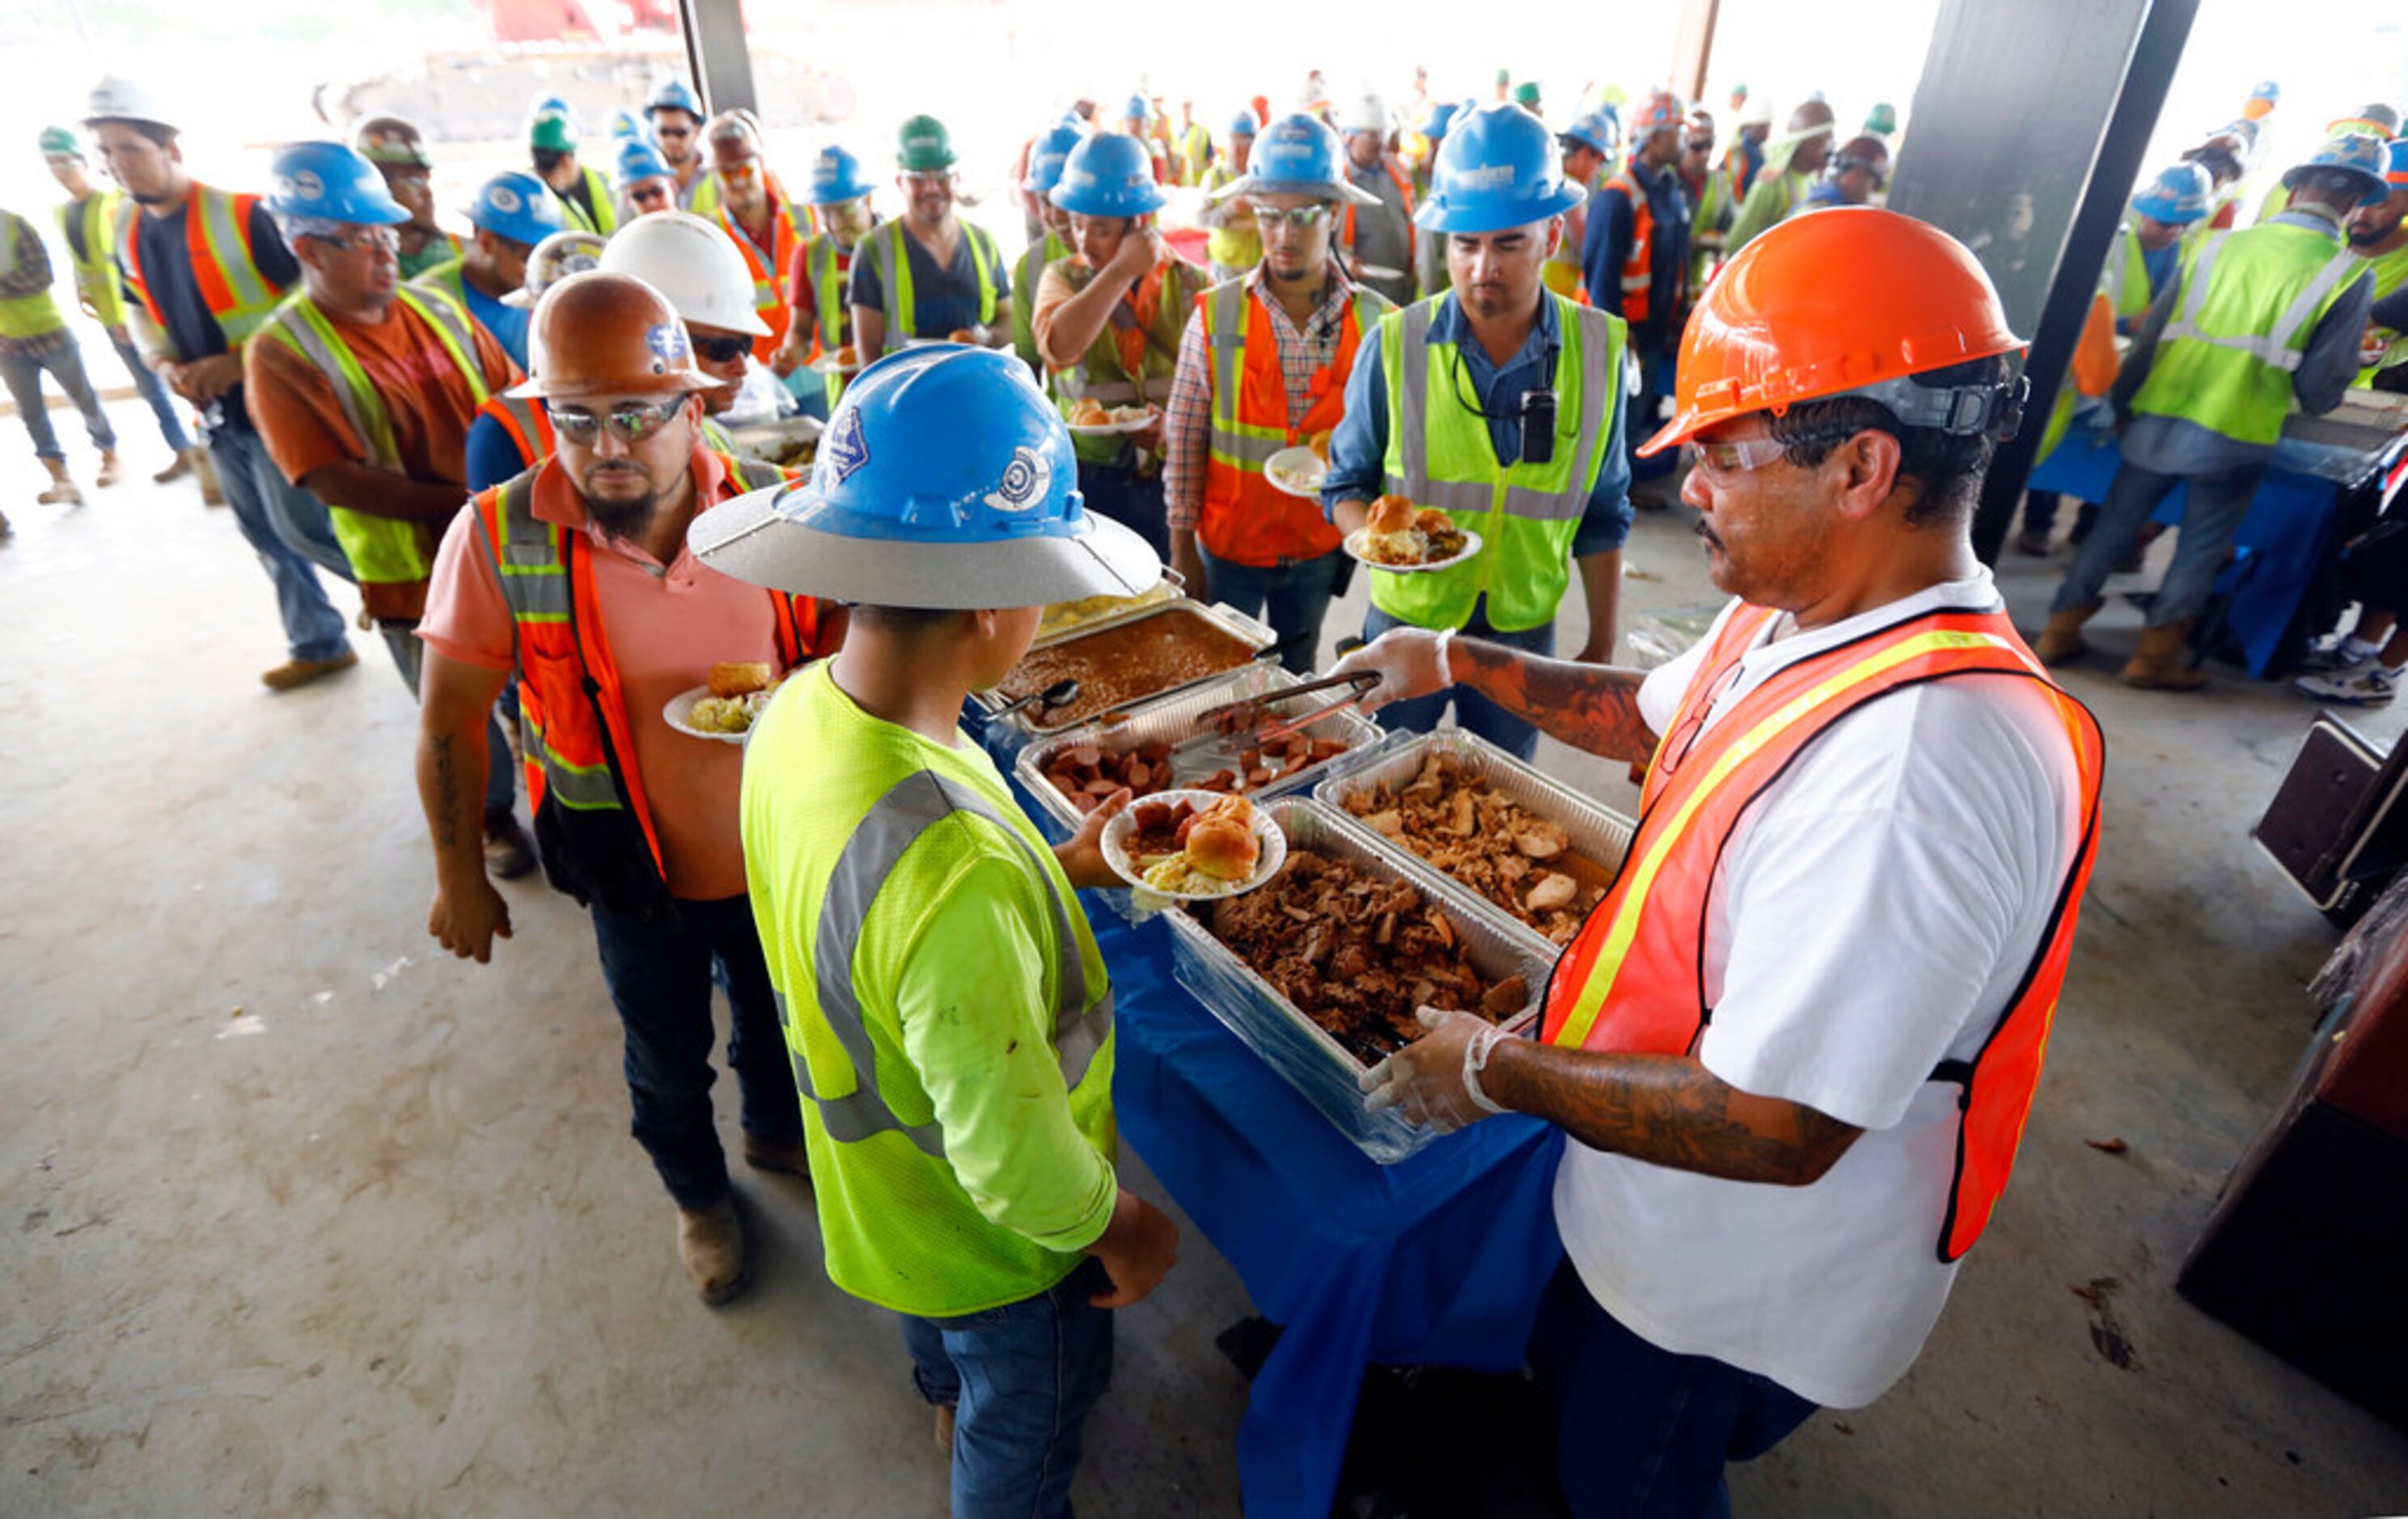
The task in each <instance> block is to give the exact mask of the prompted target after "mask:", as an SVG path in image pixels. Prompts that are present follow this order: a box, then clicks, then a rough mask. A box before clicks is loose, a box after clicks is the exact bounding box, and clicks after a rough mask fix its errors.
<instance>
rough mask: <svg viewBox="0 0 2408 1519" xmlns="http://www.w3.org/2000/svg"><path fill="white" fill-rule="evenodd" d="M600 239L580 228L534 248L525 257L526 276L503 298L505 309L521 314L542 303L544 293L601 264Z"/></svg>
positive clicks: (600, 236) (561, 232)
mask: <svg viewBox="0 0 2408 1519" xmlns="http://www.w3.org/2000/svg"><path fill="white" fill-rule="evenodd" d="M603 240H604V239H603V236H602V235H601V234H600V233H598V232H588V231H586V230H585V229H584V228H583V227H567V228H564V229H563V230H561V231H559V232H555V233H553V234H552V236H549V237H546V238H545V239H544V240H543V241H541V242H539V243H538V244H536V245H535V251H534V252H532V253H529V254H528V255H527V261H526V273H525V275H524V276H523V277H522V278H521V279H520V280H519V288H518V289H516V290H514V291H511V292H510V293H509V294H507V295H505V296H503V297H502V304H503V305H504V306H510V307H516V308H518V309H520V310H522V311H524V310H527V309H529V308H532V307H534V305H535V303H536V302H538V301H539V300H541V299H543V293H544V292H545V291H547V290H550V289H551V288H552V286H554V285H556V284H558V283H560V282H561V281H562V280H563V279H567V278H568V277H569V276H570V275H572V274H583V273H584V272H585V271H586V270H588V269H591V268H593V267H595V265H598V264H600V263H601V261H602V246H603Z"/></svg>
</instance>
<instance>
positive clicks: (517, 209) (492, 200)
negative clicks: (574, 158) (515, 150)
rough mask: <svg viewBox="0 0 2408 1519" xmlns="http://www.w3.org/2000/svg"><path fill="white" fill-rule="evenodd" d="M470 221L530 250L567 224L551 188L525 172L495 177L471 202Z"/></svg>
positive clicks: (507, 172)
mask: <svg viewBox="0 0 2408 1519" xmlns="http://www.w3.org/2000/svg"><path fill="white" fill-rule="evenodd" d="M468 222H469V224H470V225H471V226H474V227H476V228H478V229H479V230H480V231H484V232H490V233H492V234H494V235H495V236H497V237H508V238H509V239H510V241H512V242H515V243H524V244H526V245H527V246H528V247H529V248H533V247H534V246H535V245H536V244H538V243H539V242H541V241H543V240H544V239H545V238H546V237H549V236H552V234H553V233H555V232H558V231H560V230H561V229H562V228H563V227H565V226H566V225H567V222H566V221H564V220H563V219H562V217H561V214H560V201H559V199H558V198H557V197H555V196H554V195H553V194H552V190H551V187H550V186H548V185H546V184H545V183H544V182H543V181H542V180H541V179H537V178H536V177H535V176H534V175H532V174H529V173H526V172H525V171H524V170H523V169H510V170H508V171H506V172H504V173H501V174H496V175H495V176H494V177H493V178H492V179H488V180H486V181H485V182H484V183H483V184H482V185H480V186H479V187H478V189H477V198H476V199H475V200H473V201H470V202H469V203H468Z"/></svg>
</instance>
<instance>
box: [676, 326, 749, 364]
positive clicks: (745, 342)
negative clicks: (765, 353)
mask: <svg viewBox="0 0 2408 1519" xmlns="http://www.w3.org/2000/svg"><path fill="white" fill-rule="evenodd" d="M686 336H687V337H691V338H692V339H693V340H694V351H695V352H696V353H698V354H700V355H702V356H703V357H704V358H706V359H709V360H710V362H711V363H713V364H734V363H735V362H736V361H737V360H738V359H740V358H742V357H743V356H744V355H745V354H747V353H750V352H752V351H753V339H751V338H750V337H743V336H741V335H738V336H735V337H729V336H727V335H725V334H720V333H714V334H712V335H710V337H704V336H703V335H702V334H700V333H688V334H687V335H686Z"/></svg>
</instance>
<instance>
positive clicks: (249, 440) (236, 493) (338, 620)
mask: <svg viewBox="0 0 2408 1519" xmlns="http://www.w3.org/2000/svg"><path fill="white" fill-rule="evenodd" d="M209 458H210V459H211V460H212V461H213V462H214V463H215V464H216V466H217V471H218V484H219V485H220V486H221V487H222V488H223V489H224V491H225V498H226V505H227V506H228V507H230V508H232V509H233V510H234V520H235V525H236V526H237V527H239V528H240V529H241V530H242V537H243V541H244V542H246V543H248V544H250V545H251V552H253V553H256V554H257V555H259V566H260V568H262V569H265V571H267V578H268V580H270V581H272V582H274V584H275V586H276V606H277V610H278V611H279V612H280V613H281V614H282V616H283V618H284V640H285V642H286V643H287V644H288V645H290V646H291V648H292V652H293V657H294V659H307V660H323V659H334V658H336V657H337V656H338V655H340V654H341V653H342V652H344V651H345V650H346V649H348V648H350V647H351V645H350V643H349V641H348V640H347V639H345V638H344V637H343V615H342V613H340V612H338V611H337V610H335V608H334V604H333V603H332V602H329V601H328V600H327V599H326V592H325V589H324V588H323V587H322V586H321V585H319V583H318V573H317V571H316V570H315V569H314V568H312V567H311V565H310V556H309V555H308V554H307V553H305V552H302V550H301V549H299V548H297V547H295V546H294V543H293V542H292V541H290V540H289V539H288V538H287V537H285V535H284V534H283V532H282V531H281V530H280V529H279V526H278V523H277V514H276V513H274V512H271V511H270V510H269V509H268V499H269V498H268V495H267V494H266V493H265V492H264V491H263V489H262V486H261V481H260V473H261V471H263V470H265V472H266V473H267V474H269V475H271V476H274V477H275V480H276V483H277V485H278V486H279V487H281V488H282V489H286V490H290V489H291V488H292V487H291V486H289V485H287V484H286V483H285V480H284V477H283V476H282V475H281V474H279V473H278V472H277V468H276V466H275V464H274V463H273V462H272V461H270V460H269V458H268V457H267V448H266V445H265V444H263V443H262V442H260V440H259V435H258V434H257V433H254V432H252V431H251V429H250V428H248V427H221V428H219V429H218V430H217V431H216V432H214V433H212V434H211V435H210V437H209ZM303 494H308V493H307V492H304V493H303ZM319 515H320V516H321V517H323V516H324V511H323V509H321V510H320V513H319ZM344 568H345V570H346V571H347V572H348V570H349V568H350V566H349V564H348V563H347V564H346V565H345V566H344ZM349 578H350V577H349V575H348V573H346V575H345V579H349Z"/></svg>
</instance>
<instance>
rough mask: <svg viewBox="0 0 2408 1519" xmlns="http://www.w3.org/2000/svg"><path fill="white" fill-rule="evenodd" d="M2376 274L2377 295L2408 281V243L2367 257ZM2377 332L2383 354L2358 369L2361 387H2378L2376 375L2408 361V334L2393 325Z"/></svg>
mask: <svg viewBox="0 0 2408 1519" xmlns="http://www.w3.org/2000/svg"><path fill="white" fill-rule="evenodd" d="M2366 263H2367V267H2368V268H2370V269H2371V270H2372V271H2373V274H2374V298H2375V299H2376V300H2378V301H2379V300H2382V299H2383V298H2384V297H2385V296H2386V295H2389V294H2391V293H2392V292H2393V291H2395V290H2398V289H2399V288H2400V287H2401V285H2403V284H2408V247H2401V248H2395V249H2393V250H2392V251H2390V252H2388V253H2377V254H2376V255H2375V256H2374V257H2372V258H2371V259H2368V260H2367V261H2366ZM2372 332H2373V335H2374V336H2375V337H2378V338H2381V339H2382V340H2383V342H2384V345H2385V347H2384V350H2383V357H2381V358H2379V359H2377V360H2375V361H2374V362H2373V363H2372V364H2370V365H2367V366H2366V367H2365V368H2363V369H2360V370H2359V371H2358V379H2357V380H2353V381H2351V383H2352V384H2353V385H2354V386H2355V387H2356V388H2357V389H2358V390H2372V389H2373V388H2374V377H2375V376H2376V375H2379V374H2381V373H2382V372H2383V371H2384V370H2386V369H2389V368H2392V367H2393V366H2395V365H2401V364H2408V337H2403V336H2402V335H2401V333H2399V332H2397V331H2395V330H2394V329H2392V328H2389V327H2385V326H2375V327H2373V328H2372Z"/></svg>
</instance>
